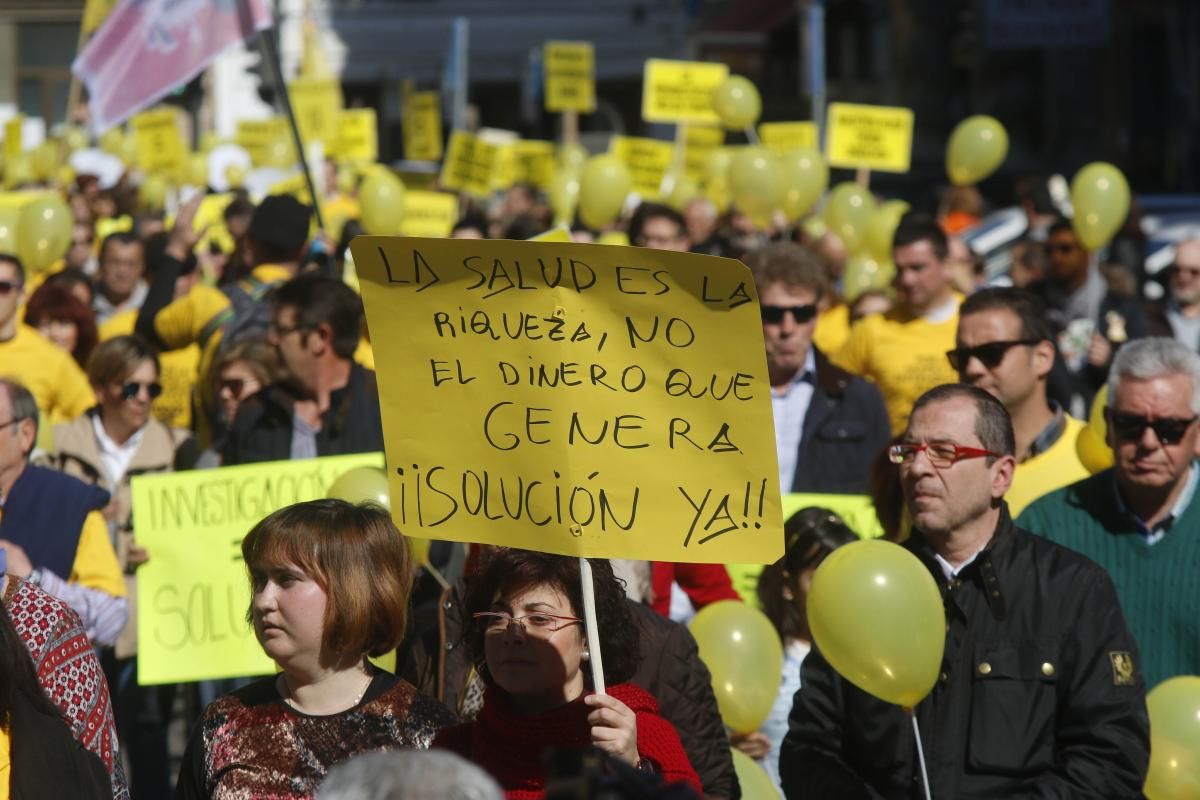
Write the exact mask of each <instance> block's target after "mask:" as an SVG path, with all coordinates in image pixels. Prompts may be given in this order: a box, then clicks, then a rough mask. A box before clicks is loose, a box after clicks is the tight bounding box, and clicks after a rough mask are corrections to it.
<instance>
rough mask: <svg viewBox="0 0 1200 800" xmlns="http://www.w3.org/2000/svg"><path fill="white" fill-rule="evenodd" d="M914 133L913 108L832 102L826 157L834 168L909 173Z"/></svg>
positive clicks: (826, 132) (827, 130) (826, 131)
mask: <svg viewBox="0 0 1200 800" xmlns="http://www.w3.org/2000/svg"><path fill="white" fill-rule="evenodd" d="M912 134H913V112H912V109H908V108H893V107H889V106H864V105H857V104H854V103H830V104H829V113H828V114H827V116H826V130H825V157H826V159H828V161H829V166H831V167H850V168H854V169H858V168H861V169H873V170H879V171H880V172H908V167H909V163H910V162H911V160H912Z"/></svg>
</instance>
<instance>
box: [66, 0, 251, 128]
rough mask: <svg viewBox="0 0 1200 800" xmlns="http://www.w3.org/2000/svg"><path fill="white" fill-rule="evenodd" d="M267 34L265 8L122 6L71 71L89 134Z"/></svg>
mask: <svg viewBox="0 0 1200 800" xmlns="http://www.w3.org/2000/svg"><path fill="white" fill-rule="evenodd" d="M270 26H271V12H270V9H269V8H268V7H267V2H266V0H121V2H120V3H119V4H118V5H117V7H116V8H114V9H113V11H112V13H111V14H109V15H108V18H107V19H106V20H104V24H103V25H101V26H100V29H99V30H98V31H97V32H96V35H95V36H93V37H92V39H91V41H89V42H88V44H87V47H85V48H84V50H83V52H82V53H80V54H79V57H78V58H77V59H75V63H74V64H73V65H72V66H71V70H72V71H73V72H74V73H75V74H76V75H77V76H78V77H79V79H80V80H81V81H83V83H84V85H85V86H87V90H88V96H89V100H88V108H89V110H90V111H91V116H92V127H93V128H94V129H95V130H96V132H100V131H103V130H105V129H107V128H111V127H112V126H114V125H117V124H120V123H121V122H123V121H124V120H126V119H128V118H129V117H130V116H132V115H134V114H136V113H137V112H139V111H141V110H142V109H144V108H146V107H147V106H149V105H150V104H152V103H154V102H155V101H156V100H158V99H159V98H160V97H162V96H163V95H165V94H167V93H168V92H170V91H172V90H173V89H175V88H176V87H178V86H181V85H183V84H184V83H187V82H188V81H190V80H191V79H192V78H194V77H195V76H196V75H197V74H198V73H199V72H200V71H201V70H203V69H204V68H205V67H207V66H208V65H209V64H210V63H211V62H212V60H213V59H214V58H216V57H217V56H218V55H220V53H221V51H223V50H225V48H227V47H229V46H231V45H234V44H237V43H238V42H243V41H245V40H246V39H248V38H250V37H251V36H253V35H254V34H255V33H256V32H257V31H260V30H262V29H263V28H268V27H270Z"/></svg>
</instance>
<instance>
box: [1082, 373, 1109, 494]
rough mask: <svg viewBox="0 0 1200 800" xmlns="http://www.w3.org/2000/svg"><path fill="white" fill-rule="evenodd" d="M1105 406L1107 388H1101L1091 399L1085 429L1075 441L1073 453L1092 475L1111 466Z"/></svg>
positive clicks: (1106, 402)
mask: <svg viewBox="0 0 1200 800" xmlns="http://www.w3.org/2000/svg"><path fill="white" fill-rule="evenodd" d="M1106 405H1108V386H1101V387H1100V391H1098V392H1096V396H1095V397H1094V398H1092V408H1091V413H1089V414H1088V422H1087V427H1085V428H1084V429H1083V430H1081V431H1080V432H1079V438H1077V439H1076V440H1075V453H1076V454H1077V455H1078V456H1079V460H1080V461H1081V462H1083V466H1085V467H1087V470H1088V472H1091V473H1092V474H1093V475H1094V474H1096V473H1097V472H1100V471H1101V470H1105V469H1108V468H1109V467H1111V466H1112V465H1113V452H1112V448H1110V447H1109V446H1108V422H1107V420H1105V419H1104V407H1105V406H1106Z"/></svg>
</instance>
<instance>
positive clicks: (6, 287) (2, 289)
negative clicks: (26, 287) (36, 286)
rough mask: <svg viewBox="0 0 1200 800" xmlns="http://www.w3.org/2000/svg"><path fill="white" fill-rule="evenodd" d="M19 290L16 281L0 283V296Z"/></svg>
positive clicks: (19, 285) (19, 286)
mask: <svg viewBox="0 0 1200 800" xmlns="http://www.w3.org/2000/svg"><path fill="white" fill-rule="evenodd" d="M20 288H21V284H19V283H17V282H16V281H0V294H9V293H11V292H14V291H16V290H17V289H20Z"/></svg>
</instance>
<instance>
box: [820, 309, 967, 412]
mask: <svg viewBox="0 0 1200 800" xmlns="http://www.w3.org/2000/svg"><path fill="white" fill-rule="evenodd" d="M955 299H956V300H957V301H959V302H961V300H962V297H961V296H959V295H955ZM957 330H958V311H957V310H955V312H954V313H953V314H952V315H950V317H949V318H948V319H945V320H943V321H941V322H930V321H929V320H927V319H924V318H922V317H917V318H913V317H911V316H908V315H907V314H906V313H905V312H902V311H898V310H892V311H889V312H888V313H886V314H872V315H871V316H869V317H865V318H863V319H861V320H859V321H858V322H856V323H854V326H853V327H852V328H851V329H850V338H849V339H847V340H846V344H845V346H844V347H842V349H841V350H840V351H838V353H837V355H836V356H834V357H833V359H832V360H833V362H834V363H835V364H837V365H838V366H840V367H841V368H842V369H845V370H848V371H850V372H853V373H855V374H857V375H862V376H863V377H864V378H866V379H867V380H870V381H872V382H873V383H874V384H875V385H876V386H878V387H879V391H880V392H882V393H883V401H884V403H886V404H887V410H888V418H889V419H890V420H891V423H892V432H893V433H896V434H899V433H901V432H902V431H903V430H904V429H905V427H906V426H907V424H908V415H909V412H911V411H912V406H913V403H915V402H916V400H917V398H918V397H920V396H921V395H922V394H924V393H925V392H926V391H928V390H929V389H932V388H933V387H934V386H938V385H939V384H943V383H958V373H956V372H955V371H954V370H953V369H951V368H950V362H949V361H947V360H946V351H947V350H953V349H954V335H955V333H956V332H957Z"/></svg>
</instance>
